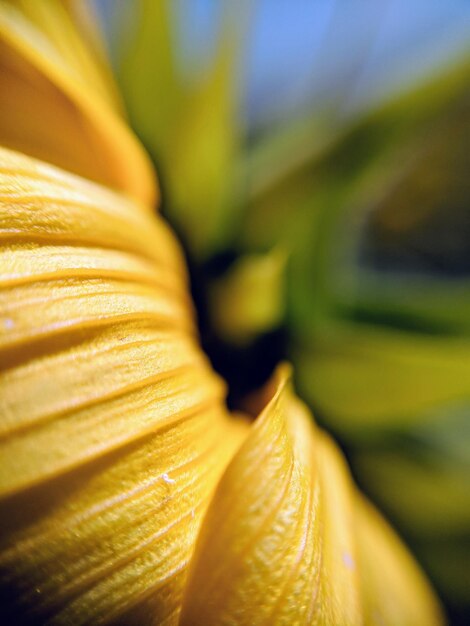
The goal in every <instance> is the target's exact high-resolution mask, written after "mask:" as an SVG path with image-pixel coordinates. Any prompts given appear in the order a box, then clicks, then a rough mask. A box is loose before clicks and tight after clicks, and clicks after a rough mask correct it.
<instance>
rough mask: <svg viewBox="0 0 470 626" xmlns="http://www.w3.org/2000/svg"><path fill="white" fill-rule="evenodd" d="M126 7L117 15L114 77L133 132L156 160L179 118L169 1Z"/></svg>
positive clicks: (179, 97) (180, 96)
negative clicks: (117, 48) (117, 59)
mask: <svg viewBox="0 0 470 626" xmlns="http://www.w3.org/2000/svg"><path fill="white" fill-rule="evenodd" d="M126 8H127V10H126V12H125V13H124V15H122V16H121V19H122V20H123V21H124V20H125V24H122V28H121V29H120V38H121V49H120V68H119V70H120V71H119V77H120V81H121V84H122V89H123V93H124V96H125V100H126V104H127V107H128V110H129V115H130V117H131V120H132V123H133V125H134V128H135V129H136V130H137V132H138V133H139V135H140V136H141V138H142V139H143V141H144V143H145V144H146V146H147V148H148V149H149V150H150V152H151V153H152V156H153V157H154V158H155V159H156V160H157V161H160V160H162V159H164V158H165V157H164V155H165V154H166V152H167V151H168V150H169V149H170V148H171V143H172V141H173V136H174V132H175V128H176V125H177V123H178V119H179V117H180V116H181V115H182V114H183V110H182V104H183V85H182V84H181V79H180V76H179V74H178V71H177V67H176V61H175V56H174V55H175V42H174V37H173V19H174V15H173V12H172V7H171V3H170V2H168V0H138V1H137V2H135V3H132V12H131V8H130V7H129V6H127V7H126ZM128 12H131V15H129V14H128ZM129 23H131V24H132V25H133V29H132V30H130V29H129Z"/></svg>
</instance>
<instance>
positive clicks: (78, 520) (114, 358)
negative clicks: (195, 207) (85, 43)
mask: <svg viewBox="0 0 470 626" xmlns="http://www.w3.org/2000/svg"><path fill="white" fill-rule="evenodd" d="M186 282H187V279H186V272H185V268H184V264H183V261H182V256H181V253H180V250H179V248H178V246H177V244H176V242H175V241H174V239H173V236H172V235H171V233H170V231H169V230H168V229H167V227H166V226H165V225H164V224H163V222H162V221H161V220H160V219H153V218H152V217H151V216H147V215H146V214H145V213H143V212H141V211H138V210H135V209H134V204H133V203H132V202H131V201H130V200H129V199H126V198H124V197H121V196H119V195H117V194H114V193H112V192H110V191H109V190H106V189H103V188H101V187H99V186H98V185H96V184H93V183H90V182H88V181H84V180H82V179H80V178H79V177H77V176H73V175H71V174H66V173H64V172H61V171H60V170H57V169H56V168H54V167H53V166H50V165H46V164H43V163H40V162H38V161H35V160H33V159H31V158H29V157H26V156H23V155H20V154H18V153H14V152H10V151H8V150H4V149H0V362H1V368H0V412H1V414H2V422H1V425H0V467H1V471H0V593H1V595H2V601H1V602H0V621H2V623H15V624H21V623H25V622H26V623H29V622H31V621H33V622H37V623H54V624H71V623H73V624H89V623H98V622H102V621H108V620H111V619H116V620H118V619H122V620H123V621H124V622H125V623H136V624H142V623H143V622H144V621H147V622H148V621H149V619H148V615H151V616H152V619H151V621H152V622H153V623H159V624H160V623H162V624H163V623H167V621H168V623H175V620H177V616H178V612H179V608H180V605H181V597H182V590H183V587H184V583H185V578H186V570H187V564H188V562H189V560H190V557H191V555H192V551H193V548H194V542H195V537H196V533H197V530H198V527H199V524H200V520H201V516H202V513H203V512H204V510H205V507H206V506H207V503H208V500H209V498H210V496H211V494H212V491H213V489H214V486H215V484H216V482H217V480H218V478H219V476H220V474H221V472H222V471H223V469H224V467H225V465H226V464H227V462H228V461H229V459H230V458H231V456H232V455H233V453H234V451H235V450H236V449H237V448H238V446H239V445H240V443H241V440H242V438H243V437H244V434H245V430H246V426H245V423H244V422H243V421H241V420H239V419H238V420H235V419H231V418H229V417H228V415H227V413H226V411H225V409H224V404H223V397H224V393H225V390H224V386H223V384H222V383H221V381H220V380H219V379H218V378H217V377H216V376H215V374H213V373H212V372H211V370H210V368H209V366H208V363H207V360H206V359H205V357H204V355H203V354H202V352H201V351H200V350H199V348H198V346H197V342H196V340H195V336H194V335H195V328H194V321H193V317H192V308H191V305H190V303H189V299H188V297H187V296H186V295H185V294H186V290H187V284H186ZM144 615H146V616H147V617H145V618H144ZM166 620H167V621H166Z"/></svg>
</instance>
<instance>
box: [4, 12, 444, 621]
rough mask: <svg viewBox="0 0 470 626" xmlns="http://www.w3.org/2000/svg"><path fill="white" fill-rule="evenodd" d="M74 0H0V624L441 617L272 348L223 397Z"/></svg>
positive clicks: (133, 146) (149, 188) (144, 162)
mask: <svg viewBox="0 0 470 626" xmlns="http://www.w3.org/2000/svg"><path fill="white" fill-rule="evenodd" d="M82 8H83V3H76V4H75V3H73V2H70V1H69V2H60V1H59V0H50V1H47V2H46V1H44V2H42V1H37V0H30V1H28V0H23V1H21V2H12V3H5V2H2V3H1V4H0V66H1V71H0V113H1V115H0V143H1V145H2V146H3V147H2V148H0V362H1V370H0V407H1V422H0V468H1V471H0V528H1V531H0V596H1V606H0V618H1V619H0V622H1V623H5V624H23V623H25V624H30V623H39V624H74V625H78V624H100V623H119V624H131V623H132V624H139V625H144V624H178V623H181V624H201V625H204V626H210V625H211V624H214V625H216V624H234V625H236V624H240V625H243V624H246V625H248V624H250V625H252V624H255V625H256V624H289V625H291V624H299V625H300V624H318V625H320V624H323V625H325V626H342V625H354V624H376V625H390V626H407V625H409V626H419V624H423V626H432V625H434V624H441V623H442V616H441V613H440V608H439V605H438V603H437V601H436V599H435V598H434V597H433V594H432V591H431V590H430V588H429V587H428V584H427V582H426V581H425V579H424V577H423V575H422V574H421V572H420V571H419V569H418V567H417V566H416V564H415V563H414V562H413V560H412V559H411V557H410V556H409V555H408V553H407V552H406V550H405V548H404V547H403V546H402V545H401V543H400V542H399V540H398V539H397V538H396V537H395V535H394V534H393V533H392V531H391V530H390V529H389V528H388V526H387V525H386V523H385V522H384V521H383V520H382V518H381V517H380V516H379V515H378V513H377V512H376V511H375V510H374V509H373V508H372V507H371V505H370V504H368V503H367V502H365V500H364V499H363V497H362V496H360V495H359V494H358V492H357V491H356V488H355V487H354V485H353V484H352V482H351V478H350V476H349V474H348V470H347V468H346V466H345V462H344V460H343V459H342V456H341V454H340V453H339V451H338V450H337V448H336V447H335V445H334V444H333V443H332V442H331V440H330V439H329V438H328V437H327V436H326V435H325V434H324V433H322V432H321V431H320V430H319V429H318V428H317V427H316V426H315V425H314V423H313V420H312V418H311V416H310V415H309V413H308V411H307V409H306V408H305V407H304V406H303V405H302V404H301V402H300V401H299V400H298V399H296V398H295V396H294V394H293V392H292V391H291V389H290V386H289V382H288V379H289V371H288V368H287V367H286V366H282V367H281V368H280V369H279V370H278V373H277V374H276V376H275V378H274V380H273V382H272V385H271V390H267V391H266V395H267V403H266V405H265V407H264V409H263V410H262V411H261V413H260V415H259V416H258V417H257V418H256V419H255V420H254V421H253V423H251V422H250V420H249V419H248V418H246V417H235V416H231V415H229V414H228V412H227V410H226V408H225V405H224V394H225V389H224V385H223V383H222V382H221V381H220V380H219V378H218V377H217V376H216V375H215V374H214V373H213V372H212V371H211V368H210V366H209V364H208V362H207V359H206V358H205V356H204V355H203V353H202V352H201V350H200V348H199V346H198V343H197V335H196V327H195V323H194V315H193V309H192V306H191V303H190V301H189V296H188V286H187V276H186V270H185V267H184V262H183V259H182V255H181V252H180V249H179V247H178V244H177V242H176V241H175V239H174V237H173V235H172V234H171V232H170V231H169V229H168V228H167V226H166V225H165V224H164V222H163V220H162V219H161V218H160V217H158V216H156V215H154V214H153V213H152V208H153V207H152V203H153V200H154V198H155V196H156V191H155V185H154V181H153V174H152V172H151V168H150V166H149V163H148V159H147V157H146V156H145V154H144V152H143V150H142V148H141V147H140V146H139V144H138V142H137V141H136V139H135V138H134V137H133V135H132V134H131V132H130V130H129V129H128V128H127V127H126V125H125V123H124V121H123V119H122V115H121V113H120V111H119V105H118V104H117V103H116V98H115V94H114V89H113V88H112V87H111V85H112V82H111V79H110V76H109V73H108V71H107V70H106V66H105V64H104V61H103V60H102V58H101V57H100V56H99V52H98V51H97V49H96V43H93V42H94V41H95V40H94V38H93V34H92V33H91V32H90V31H89V30H88V26H87V21H86V19H85V18H86V16H84V15H82V14H77V10H78V9H82ZM162 97H164V96H163V95H162ZM59 167H60V168H62V169H59ZM86 179H88V180H86ZM92 181H93V182H92ZM98 183H100V184H98Z"/></svg>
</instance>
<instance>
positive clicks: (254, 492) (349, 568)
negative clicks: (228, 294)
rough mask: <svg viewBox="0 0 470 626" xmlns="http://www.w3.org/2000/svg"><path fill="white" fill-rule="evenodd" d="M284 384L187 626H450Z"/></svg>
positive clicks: (221, 515) (249, 445) (200, 568)
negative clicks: (370, 579) (359, 625)
mask: <svg viewBox="0 0 470 626" xmlns="http://www.w3.org/2000/svg"><path fill="white" fill-rule="evenodd" d="M276 384H277V390H276V392H275V394H274V396H273V398H272V400H271V401H270V402H269V404H268V405H267V406H266V408H265V409H264V411H263V412H262V413H261V415H260V416H259V417H258V419H257V421H256V423H255V426H254V427H253V430H252V432H251V434H250V435H249V437H248V438H247V439H246V441H245V442H244V443H243V445H242V446H241V448H240V450H239V451H238V452H237V453H236V455H235V457H234V459H233V460H232V462H231V463H230V464H229V466H228V467H227V469H226V471H225V473H224V475H223V476H222V479H221V481H220V483H219V485H218V487H217V490H216V492H215V495H214V498H213V499H212V501H211V504H210V506H209V509H208V511H207V514H206V517H205V519H204V522H203V525H202V528H201V531H200V535H199V537H198V541H197V546H196V550H195V555H194V559H193V563H192V565H191V571H190V576H189V582H188V587H187V589H186V592H185V596H184V605H183V611H182V624H192V625H195V624H201V625H202V624H204V626H211V625H215V624H217V625H220V624H231V625H237V626H243V625H244V624H247V625H248V624H249V625H250V626H256V625H258V624H270V625H278V624H279V625H280V624H286V625H292V624H296V625H301V624H316V625H324V626H332V625H333V624H334V625H335V626H343V625H344V626H346V625H348V626H349V625H352V624H364V623H367V624H374V625H376V626H379V625H380V624H382V622H381V621H380V620H381V619H382V618H383V619H386V620H388V621H385V622H383V623H384V624H392V623H393V624H396V625H397V626H398V625H400V626H401V625H402V624H403V625H404V626H405V625H407V624H412V623H413V624H415V625H416V626H419V625H421V624H422V625H423V626H425V625H426V626H431V625H437V624H442V617H441V615H440V613H439V609H438V608H437V603H436V602H435V600H434V598H433V596H432V592H431V591H430V589H429V587H428V585H427V582H426V581H425V579H424V577H423V576H422V575H421V573H420V572H419V570H418V569H417V568H416V566H415V565H414V563H413V561H412V559H411V557H410V556H409V555H408V554H407V552H406V550H405V548H404V547H403V546H402V545H401V543H400V542H399V540H398V539H397V538H396V537H395V536H394V535H393V534H392V533H391V531H390V530H389V529H388V528H387V527H386V525H385V523H384V522H382V521H381V522H380V525H379V524H378V522H377V514H376V513H375V511H373V510H371V511H369V510H368V509H366V508H364V506H363V505H362V504H361V502H358V496H357V495H356V490H355V488H354V486H353V484H352V482H351V479H350V476H349V473H348V471H347V467H346V465H345V462H344V460H343V459H342V457H341V454H340V452H339V450H338V449H337V448H336V447H335V445H334V444H333V443H332V441H331V440H330V439H329V438H328V437H327V436H326V435H324V434H323V433H322V432H321V431H319V430H318V429H317V428H316V426H315V425H314V424H313V422H312V420H311V416H310V415H309V414H308V411H307V410H306V408H305V407H304V406H303V405H302V404H301V403H300V402H299V401H298V400H297V399H296V398H295V397H294V396H293V395H292V392H291V391H290V390H289V388H288V387H287V386H286V373H285V372H283V371H280V372H279V373H278V376H277V383H276ZM369 531H370V532H371V533H374V534H373V535H372V534H371V535H370V536H369ZM376 536H377V552H376V553H375V552H374V549H375V544H374V540H375V537H376ZM372 559H374V560H372ZM362 567H364V571H363V572H362V571H361V568H362ZM382 570H383V571H384V572H385V573H386V574H385V575H386V578H385V579H384V580H385V581H386V582H383V581H382V580H381V576H382ZM398 575H400V576H402V578H401V579H400V580H399V581H397V580H396V576H398ZM370 576H372V577H373V579H374V580H373V581H372V582H371V581H369V577H370ZM375 590H377V593H375ZM415 592H416V593H415ZM394 605H397V606H395V608H394V613H393V614H392V613H390V608H389V607H390V606H394ZM394 616H398V617H399V619H398V621H393V618H394ZM413 620H414V621H413Z"/></svg>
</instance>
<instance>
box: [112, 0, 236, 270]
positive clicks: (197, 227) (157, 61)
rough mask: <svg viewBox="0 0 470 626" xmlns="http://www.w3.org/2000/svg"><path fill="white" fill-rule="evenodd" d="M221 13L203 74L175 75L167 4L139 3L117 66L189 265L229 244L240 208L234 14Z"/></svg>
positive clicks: (170, 13) (145, 0)
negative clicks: (187, 251)
mask: <svg viewBox="0 0 470 626" xmlns="http://www.w3.org/2000/svg"><path fill="white" fill-rule="evenodd" d="M224 8H225V12H224V15H223V28H222V31H221V33H220V37H219V43H218V47H217V50H216V52H215V54H214V57H213V60H212V62H211V64H210V65H209V67H207V68H206V69H205V71H204V72H203V75H193V76H191V80H184V78H183V76H182V74H181V72H180V71H179V68H178V66H177V63H176V60H175V58H174V49H175V43H174V41H173V39H174V36H173V35H174V28H173V24H172V22H173V19H174V18H175V16H174V10H175V8H174V5H173V6H172V3H171V2H170V1H169V0H140V2H139V3H138V6H137V12H136V21H137V24H136V29H135V34H134V37H133V38H131V40H130V41H129V42H128V43H127V45H126V46H125V49H124V52H123V55H122V63H121V80H122V84H123V90H124V94H125V96H126V99H127V102H128V106H129V110H130V114H131V118H132V122H133V125H134V126H135V128H136V129H137V131H138V133H139V134H140V135H141V136H142V138H143V140H144V142H145V144H146V145H147V147H148V149H149V150H150V152H151V153H152V155H153V157H154V160H155V161H156V163H157V166H158V169H159V172H160V175H161V177H162V179H163V181H164V192H166V193H165V194H164V210H165V212H166V214H167V215H168V216H169V217H170V219H171V220H172V222H173V223H174V224H175V225H176V226H177V227H178V230H179V231H180V234H181V235H182V236H183V239H184V240H185V242H186V243H187V245H188V247H189V249H190V250H191V253H192V254H194V256H195V258H197V259H204V258H206V257H207V256H209V255H210V254H211V253H213V252H215V251H216V250H218V249H220V248H221V247H223V245H224V244H226V243H227V240H228V239H229V238H230V237H232V227H233V218H234V215H233V212H234V211H235V209H236V207H237V206H238V205H239V203H240V198H239V194H236V191H239V190H236V189H235V185H236V182H237V176H238V171H237V164H236V160H237V156H238V150H239V145H240V136H241V128H240V123H239V119H238V100H239V96H238V90H239V85H238V82H239V81H238V69H239V68H238V60H239V57H240V54H239V52H240V50H239V47H240V46H239V36H240V33H239V29H240V24H241V21H240V19H232V18H233V15H232V13H233V12H234V11H235V8H234V7H231V8H230V10H229V5H227V6H226V7H224ZM238 10H239V11H240V9H238Z"/></svg>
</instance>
